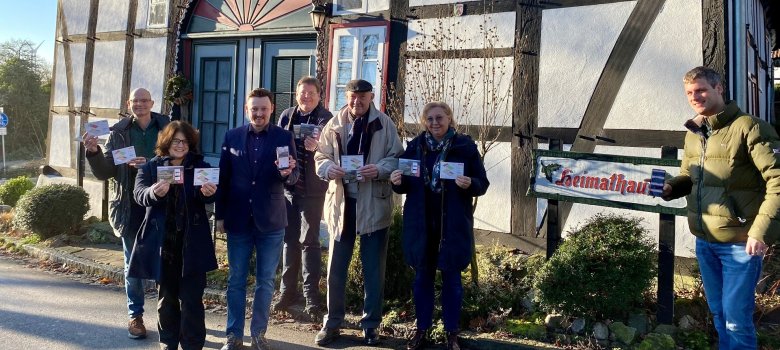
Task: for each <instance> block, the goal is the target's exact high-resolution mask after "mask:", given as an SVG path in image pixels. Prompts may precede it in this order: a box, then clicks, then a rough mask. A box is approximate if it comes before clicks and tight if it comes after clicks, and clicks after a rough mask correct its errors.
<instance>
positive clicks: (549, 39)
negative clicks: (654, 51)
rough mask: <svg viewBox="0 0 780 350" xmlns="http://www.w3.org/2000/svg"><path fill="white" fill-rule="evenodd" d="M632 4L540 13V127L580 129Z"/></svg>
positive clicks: (633, 3)
mask: <svg viewBox="0 0 780 350" xmlns="http://www.w3.org/2000/svg"><path fill="white" fill-rule="evenodd" d="M635 4H636V1H626V2H618V3H612V4H604V5H591V6H578V7H571V8H564V9H551V10H544V11H542V35H541V47H540V53H539V56H540V57H539V124H538V125H539V127H569V128H571V127H579V125H580V122H581V121H582V116H583V115H584V114H585V109H586V108H587V106H588V102H589V101H590V98H591V95H592V94H593V90H594V89H595V87H596V83H597V82H598V79H599V77H601V73H602V71H603V70H604V65H605V64H606V62H607V58H608V57H609V54H610V53H611V52H612V49H613V47H614V46H615V41H617V38H618V36H619V35H620V32H621V30H622V29H623V26H624V25H625V23H626V20H627V19H628V16H629V15H630V14H631V11H632V10H633V8H634V5H635ZM656 64H657V63H656Z"/></svg>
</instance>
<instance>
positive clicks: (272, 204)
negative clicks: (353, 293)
mask: <svg viewBox="0 0 780 350" xmlns="http://www.w3.org/2000/svg"><path fill="white" fill-rule="evenodd" d="M245 108H246V117H247V119H248V120H249V125H244V126H240V127H237V128H235V129H232V130H230V131H228V132H227V133H226V134H225V141H224V143H223V144H222V154H221V156H220V160H219V182H220V183H219V187H220V189H219V190H220V191H219V194H218V197H217V203H216V220H217V231H220V232H226V233H227V248H228V265H229V266H230V272H229V274H228V288H227V304H228V314H227V329H226V334H227V340H226V342H225V346H223V347H222V350H237V349H242V348H243V341H242V340H243V338H244V315H245V312H246V310H245V307H246V279H247V275H248V274H249V261H250V258H251V256H252V250H255V251H256V262H255V263H256V265H255V271H256V278H255V291H254V302H253V303H252V321H251V323H250V334H249V335H250V336H251V337H252V349H256V350H267V349H269V345H268V341H267V340H266V339H265V331H266V329H267V328H268V317H269V311H270V306H271V298H272V297H273V293H274V276H275V273H276V267H277V266H278V265H279V257H280V255H281V252H282V242H283V239H284V229H285V227H286V226H287V207H286V202H285V198H284V186H285V185H287V186H290V185H293V184H295V182H296V181H298V169H296V168H295V163H296V162H295V159H296V153H295V142H294V140H293V135H292V134H291V133H289V132H287V131H285V130H284V129H282V128H280V127H278V126H276V125H271V124H270V119H271V114H272V113H273V111H274V104H273V95H272V93H271V92H270V91H268V90H266V89H254V90H252V91H251V92H250V93H249V94H248V96H247V99H246V106H245ZM278 147H287V148H288V151H289V156H288V162H289V166H287V167H284V164H280V162H279V160H278V159H277V148H278ZM280 165H282V167H280Z"/></svg>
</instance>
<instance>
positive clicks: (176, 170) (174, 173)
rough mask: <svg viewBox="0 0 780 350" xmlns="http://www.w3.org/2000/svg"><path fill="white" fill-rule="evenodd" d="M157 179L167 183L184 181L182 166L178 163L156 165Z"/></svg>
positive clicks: (181, 182)
mask: <svg viewBox="0 0 780 350" xmlns="http://www.w3.org/2000/svg"><path fill="white" fill-rule="evenodd" d="M157 179H158V180H160V181H165V182H168V183H169V184H172V185H173V184H183V183H184V167H183V166H180V165H172V166H158V167H157Z"/></svg>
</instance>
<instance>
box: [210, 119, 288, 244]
mask: <svg viewBox="0 0 780 350" xmlns="http://www.w3.org/2000/svg"><path fill="white" fill-rule="evenodd" d="M251 127H252V126H251V125H249V124H247V125H244V126H240V127H237V128H235V129H232V130H230V131H228V132H227V133H225V141H224V142H223V143H222V155H221V156H220V158H219V193H218V196H217V204H216V208H215V209H216V219H217V220H225V231H227V232H228V233H229V234H233V233H243V232H249V231H250V230H251V226H250V222H249V217H250V213H251V214H252V217H253V218H254V224H255V226H256V227H257V229H258V230H260V231H261V232H268V231H276V230H281V229H283V228H285V227H287V204H286V203H287V202H286V200H285V197H284V186H285V185H292V184H294V183H295V182H296V181H298V168H297V167H295V168H293V170H292V172H291V173H290V175H289V176H287V177H286V178H284V177H282V175H281V174H280V173H279V169H277V167H276V164H275V163H274V162H275V161H276V147H282V146H288V147H289V149H290V155H291V156H293V157H294V158H297V157H296V152H295V140H293V135H292V133H290V132H288V131H286V130H284V129H282V128H280V127H278V126H276V125H270V124H269V125H268V135H266V140H265V142H264V143H263V149H262V150H260V151H259V152H262V155H261V156H260V164H259V165H258V167H257V170H256V171H255V172H254V174H253V172H252V167H251V166H250V164H249V155H248V154H247V135H248V134H249V128H251Z"/></svg>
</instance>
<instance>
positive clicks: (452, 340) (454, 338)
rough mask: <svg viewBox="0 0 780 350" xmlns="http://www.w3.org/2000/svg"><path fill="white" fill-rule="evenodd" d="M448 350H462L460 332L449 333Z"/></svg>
mask: <svg viewBox="0 0 780 350" xmlns="http://www.w3.org/2000/svg"><path fill="white" fill-rule="evenodd" d="M447 350H460V344H458V332H447Z"/></svg>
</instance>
